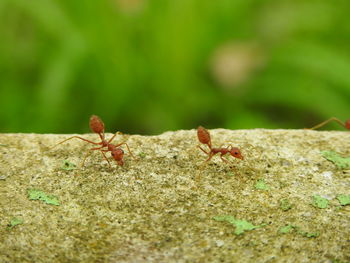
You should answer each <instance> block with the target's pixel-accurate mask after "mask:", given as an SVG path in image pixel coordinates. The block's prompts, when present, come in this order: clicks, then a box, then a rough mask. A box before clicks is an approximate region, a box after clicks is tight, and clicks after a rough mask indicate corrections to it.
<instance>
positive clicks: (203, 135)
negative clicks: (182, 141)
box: [197, 126, 211, 146]
mask: <svg viewBox="0 0 350 263" xmlns="http://www.w3.org/2000/svg"><path fill="white" fill-rule="evenodd" d="M197 136H198V140H199V141H200V142H201V143H203V144H207V145H209V146H210V145H211V140H210V134H209V132H208V131H207V130H206V129H205V128H204V127H202V126H199V127H198V128H197Z"/></svg>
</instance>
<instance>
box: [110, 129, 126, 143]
mask: <svg viewBox="0 0 350 263" xmlns="http://www.w3.org/2000/svg"><path fill="white" fill-rule="evenodd" d="M119 134H123V133H122V132H119V131H117V132H116V133H115V134H114V135H113V136H112V137H111V138H110V139H109V140H108V142H107V143H108V144H110V143H111V142H112V141H113V139H114V138H115V136H117V135H119Z"/></svg>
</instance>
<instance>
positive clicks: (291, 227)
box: [278, 225, 294, 234]
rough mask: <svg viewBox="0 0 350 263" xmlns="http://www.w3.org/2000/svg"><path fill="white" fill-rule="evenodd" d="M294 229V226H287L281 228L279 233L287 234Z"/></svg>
mask: <svg viewBox="0 0 350 263" xmlns="http://www.w3.org/2000/svg"><path fill="white" fill-rule="evenodd" d="M293 228H294V226H293V225H286V226H283V227H281V228H280V229H279V230H278V232H280V233H281V234H287V233H288V232H289V231H290V230H292V229H293Z"/></svg>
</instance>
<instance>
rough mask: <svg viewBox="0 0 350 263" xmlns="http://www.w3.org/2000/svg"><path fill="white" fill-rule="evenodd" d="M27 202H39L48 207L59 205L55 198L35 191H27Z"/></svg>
mask: <svg viewBox="0 0 350 263" xmlns="http://www.w3.org/2000/svg"><path fill="white" fill-rule="evenodd" d="M28 197H29V200H41V201H43V202H45V203H46V204H49V205H60V203H59V201H58V199H57V197H55V196H53V195H47V194H45V193H44V192H42V191H40V190H36V189H30V190H28Z"/></svg>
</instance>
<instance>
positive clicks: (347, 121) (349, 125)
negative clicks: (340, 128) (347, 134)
mask: <svg viewBox="0 0 350 263" xmlns="http://www.w3.org/2000/svg"><path fill="white" fill-rule="evenodd" d="M345 128H347V129H348V130H350V119H348V120H346V121H345Z"/></svg>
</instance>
